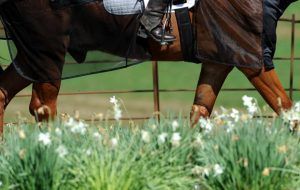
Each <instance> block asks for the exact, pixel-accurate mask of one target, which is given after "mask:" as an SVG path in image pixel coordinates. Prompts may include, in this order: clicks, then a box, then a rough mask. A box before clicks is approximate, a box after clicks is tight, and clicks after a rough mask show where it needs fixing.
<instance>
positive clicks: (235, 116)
mask: <svg viewBox="0 0 300 190" xmlns="http://www.w3.org/2000/svg"><path fill="white" fill-rule="evenodd" d="M230 117H231V118H232V119H233V120H234V121H235V122H238V121H239V120H240V113H239V111H238V110H237V109H234V108H233V109H232V110H231V113H230Z"/></svg>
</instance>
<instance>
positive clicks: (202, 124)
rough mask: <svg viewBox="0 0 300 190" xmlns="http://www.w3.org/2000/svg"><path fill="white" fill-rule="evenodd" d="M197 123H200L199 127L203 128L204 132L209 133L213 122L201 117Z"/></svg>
mask: <svg viewBox="0 0 300 190" xmlns="http://www.w3.org/2000/svg"><path fill="white" fill-rule="evenodd" d="M199 123H200V127H201V128H203V129H204V132H206V133H209V132H210V131H211V130H212V128H213V124H212V123H211V122H210V120H209V119H206V118H203V117H201V118H200V119H199Z"/></svg>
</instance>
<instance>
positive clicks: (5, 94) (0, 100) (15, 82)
mask: <svg viewBox="0 0 300 190" xmlns="http://www.w3.org/2000/svg"><path fill="white" fill-rule="evenodd" d="M29 84H31V82H30V81H29V80H26V79H25V78H23V77H21V76H20V75H19V74H18V72H17V71H16V70H15V68H14V66H13V65H12V64H11V65H10V66H9V67H8V68H7V69H6V70H5V71H4V72H3V73H2V74H1V75H0V136H1V134H2V133H3V123H4V121H3V120H4V110H5V108H6V106H7V105H8V103H9V102H10V101H11V100H12V99H13V97H14V96H15V95H16V94H17V93H18V92H20V91H21V90H22V89H23V88H25V87H27V86H28V85H29Z"/></svg>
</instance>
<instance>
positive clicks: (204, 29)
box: [193, 0, 263, 68]
mask: <svg viewBox="0 0 300 190" xmlns="http://www.w3.org/2000/svg"><path fill="white" fill-rule="evenodd" d="M193 24H194V28H195V36H196V39H197V42H196V44H195V46H196V48H195V49H196V57H197V58H198V59H200V60H201V61H203V62H204V61H205V62H214V63H221V64H226V65H231V66H239V67H252V68H262V66H263V53H262V46H261V44H262V31H263V0H200V1H198V4H197V6H196V7H195V14H194V21H193Z"/></svg>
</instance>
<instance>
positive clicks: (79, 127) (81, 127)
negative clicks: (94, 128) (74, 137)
mask: <svg viewBox="0 0 300 190" xmlns="http://www.w3.org/2000/svg"><path fill="white" fill-rule="evenodd" d="M87 126H88V125H87V124H85V123H83V122H82V121H79V122H76V123H75V124H74V125H73V126H72V128H71V132H72V133H79V134H82V135H84V134H85V133H86V130H87V129H86V128H87Z"/></svg>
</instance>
